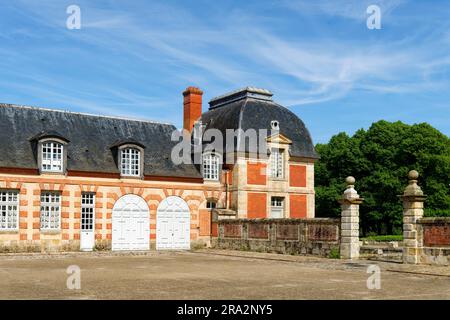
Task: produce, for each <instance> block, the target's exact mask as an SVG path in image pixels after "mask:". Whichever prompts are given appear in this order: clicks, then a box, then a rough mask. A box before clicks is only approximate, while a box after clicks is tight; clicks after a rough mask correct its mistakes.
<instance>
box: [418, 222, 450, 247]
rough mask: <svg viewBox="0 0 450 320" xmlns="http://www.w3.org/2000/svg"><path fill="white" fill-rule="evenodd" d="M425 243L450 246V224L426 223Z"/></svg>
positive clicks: (430, 245) (427, 245) (424, 231)
mask: <svg viewBox="0 0 450 320" xmlns="http://www.w3.org/2000/svg"><path fill="white" fill-rule="evenodd" d="M423 243H424V245H425V246H426V247H434V246H450V225H424V226H423Z"/></svg>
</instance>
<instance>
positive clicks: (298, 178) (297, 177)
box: [289, 164, 306, 187]
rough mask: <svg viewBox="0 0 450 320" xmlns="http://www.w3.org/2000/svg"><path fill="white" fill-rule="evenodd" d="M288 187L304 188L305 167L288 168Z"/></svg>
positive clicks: (291, 166)
mask: <svg viewBox="0 0 450 320" xmlns="http://www.w3.org/2000/svg"><path fill="white" fill-rule="evenodd" d="M289 185H290V186H291V187H306V166H299V165H292V164H291V165H290V166H289Z"/></svg>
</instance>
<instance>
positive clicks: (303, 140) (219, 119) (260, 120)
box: [201, 87, 319, 159]
mask: <svg viewBox="0 0 450 320" xmlns="http://www.w3.org/2000/svg"><path fill="white" fill-rule="evenodd" d="M209 104H210V108H209V111H208V112H206V113H204V114H203V115H202V117H201V121H202V124H203V125H204V126H205V130H207V129H209V128H214V129H218V130H220V131H221V132H222V134H223V136H224V137H225V136H226V130H227V129H233V130H237V129H241V130H243V131H246V130H248V129H255V130H258V129H266V130H267V133H268V135H271V133H273V131H271V129H272V127H271V123H272V121H274V120H275V121H278V122H279V133H280V134H282V135H283V136H285V137H287V138H288V139H289V140H291V141H292V144H291V147H290V155H291V156H292V157H302V158H312V159H317V158H319V156H318V154H317V153H316V150H315V149H314V145H313V142H312V139H311V135H310V134H309V131H308V129H307V128H306V126H305V124H304V123H303V121H302V120H301V119H300V118H299V117H297V116H296V115H295V114H294V113H293V112H292V111H290V110H289V109H287V108H285V107H283V106H281V105H279V104H277V103H275V102H274V101H273V100H272V93H271V92H270V91H268V90H265V89H258V88H253V87H247V88H243V89H240V90H236V91H233V92H230V93H229V94H226V95H223V96H220V97H217V98H214V99H212V100H211V101H210V102H209ZM224 141H225V139H224ZM226 143H229V141H227V142H226ZM246 147H248V146H246ZM224 148H225V146H224ZM235 150H236V148H235ZM246 151H248V150H247V148H246Z"/></svg>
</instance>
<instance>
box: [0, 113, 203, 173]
mask: <svg viewBox="0 0 450 320" xmlns="http://www.w3.org/2000/svg"><path fill="white" fill-rule="evenodd" d="M174 130H176V127H175V126H173V125H171V124H164V123H157V122H151V121H142V120H128V119H120V118H114V117H105V116H94V115H88V114H81V113H74V112H67V111H58V110H49V109H42V108H34V107H27V106H18V105H11V104H0V167H4V168H20V169H37V168H38V164H37V159H36V154H35V150H34V148H33V143H34V142H33V141H35V140H33V138H34V139H36V138H38V139H39V138H43V137H54V138H60V139H61V138H64V139H65V140H66V141H68V144H67V170H68V171H69V172H70V171H71V170H72V171H84V172H95V173H117V174H118V173H119V168H118V166H117V163H116V159H115V157H114V154H113V152H112V150H111V147H112V146H117V144H120V145H121V144H122V143H123V142H128V143H132V144H137V145H139V146H141V147H143V148H145V152H144V174H145V175H149V176H165V177H186V178H201V174H200V173H199V171H198V170H197V168H196V167H195V166H194V165H185V164H182V165H175V164H173V162H172V161H171V157H170V156H171V150H172V147H173V146H174V145H175V144H176V142H172V141H171V134H172V132H173V131H174Z"/></svg>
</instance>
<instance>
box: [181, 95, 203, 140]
mask: <svg viewBox="0 0 450 320" xmlns="http://www.w3.org/2000/svg"><path fill="white" fill-rule="evenodd" d="M202 95H203V91H202V90H200V89H199V88H196V87H188V88H187V89H186V90H184V92H183V97H184V99H183V107H184V112H183V113H184V115H183V129H185V130H187V131H189V132H192V129H193V127H194V122H195V121H197V120H198V119H199V118H200V117H201V116H202Z"/></svg>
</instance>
